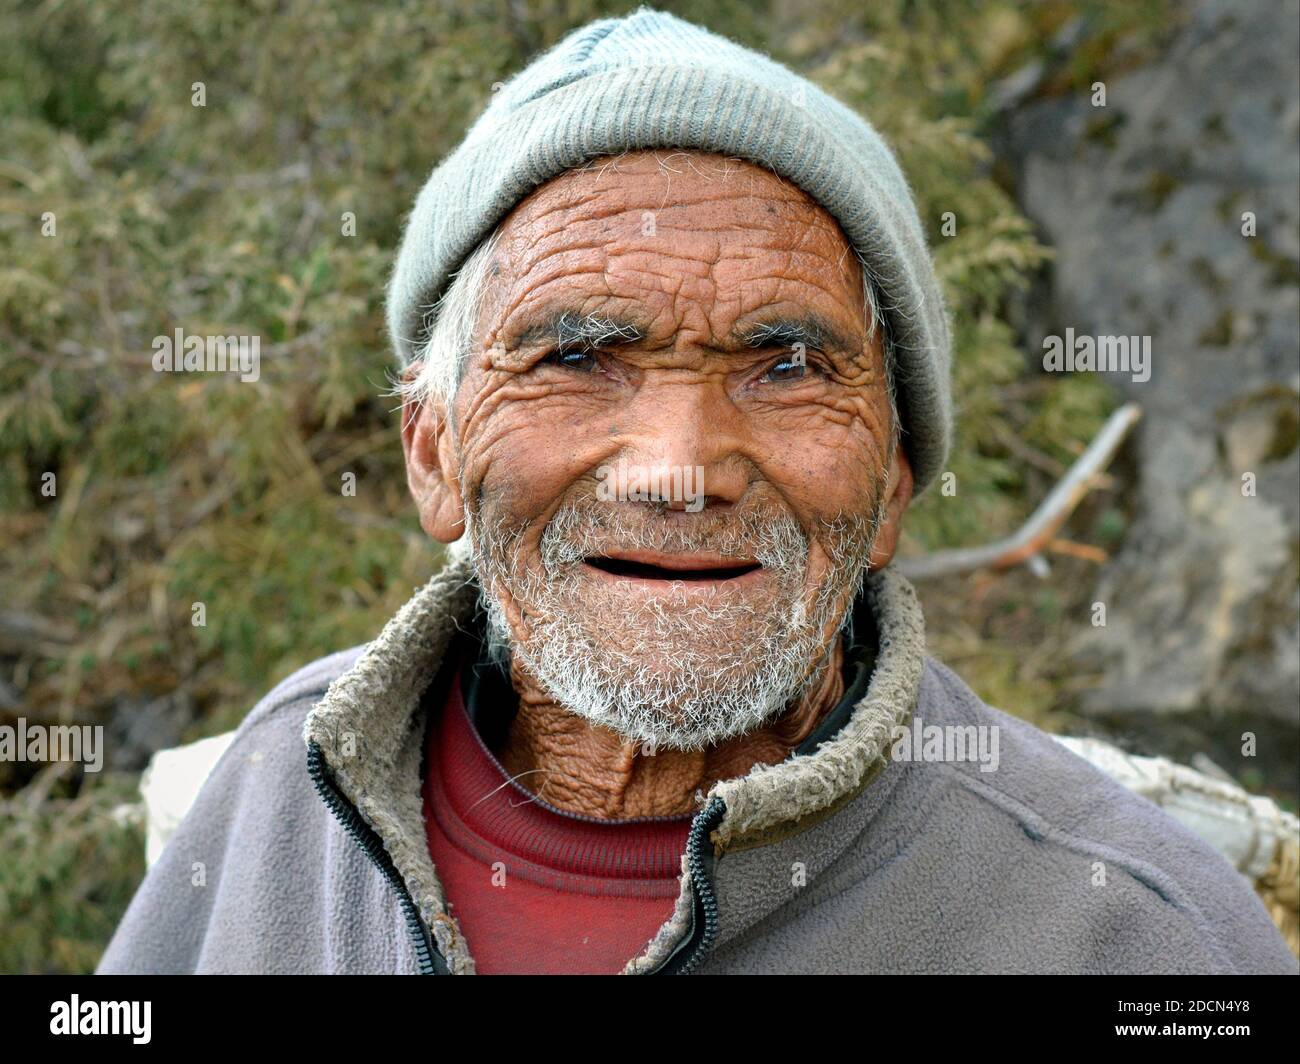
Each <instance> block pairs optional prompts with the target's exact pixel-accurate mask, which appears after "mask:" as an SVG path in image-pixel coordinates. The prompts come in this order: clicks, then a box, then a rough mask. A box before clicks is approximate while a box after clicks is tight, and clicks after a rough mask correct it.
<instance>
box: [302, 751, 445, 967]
mask: <svg viewBox="0 0 1300 1064" xmlns="http://www.w3.org/2000/svg"><path fill="white" fill-rule="evenodd" d="M307 771H308V773H310V775H311V781H312V783H314V784H315V785H316V792H317V793H318V794H319V795H320V796H321V801H323V802H324V803H325V807H326V808H327V809H328V810H329V811H330V812H331V813H333V814H334V816H335V818H336V819H337V820H338V821H339V823H340V824H342V825H343V829H344V830H345V831H346V832H347V833H348V834H349V835H351V836H352V838H353V839H354V840H355V841H356V844H357V845H358V846H360V847H361V850H362V852H363V853H365V855H366V856H367V857H369V858H370V861H371V863H372V864H373V865H374V866H375V867H376V868H378V869H379V872H380V874H381V875H382V876H383V877H384V878H385V879H386V880H388V884H389V886H391V887H392V888H393V892H394V893H395V894H396V895H397V901H398V903H399V904H400V905H401V907H402V915H403V916H405V918H406V926H407V928H408V929H409V930H410V932H411V938H412V939H413V940H414V943H415V957H416V961H417V963H418V964H419V968H420V974H421V975H447V974H448V971H449V970H448V968H447V962H446V960H445V959H444V958H443V956H442V954H441V953H439V952H438V948H437V947H436V946H435V945H434V943H433V936H432V935H430V934H429V929H428V928H427V927H425V925H424V921H423V920H422V919H420V911H419V909H417V908H416V907H415V901H414V900H413V899H412V898H411V892H410V891H409V890H407V889H406V883H405V882H403V880H402V876H401V874H400V873H399V872H398V871H397V868H396V867H395V866H394V865H393V859H392V857H390V856H389V854H388V851H387V850H385V849H384V844H383V842H382V841H381V840H380V838H379V836H378V834H376V832H375V830H374V828H372V827H371V826H370V825H369V824H367V823H366V822H365V820H364V819H363V818H362V816H361V814H360V813H359V812H358V811H357V807H356V806H355V805H353V804H352V803H351V802H350V801H348V799H347V798H345V797H344V796H343V795H342V794H341V793H340V792H339V790H338V788H337V787H335V786H334V782H333V780H332V779H331V778H330V773H329V768H328V766H327V765H326V763H325V756H324V754H323V753H322V752H321V748H320V745H319V744H318V743H315V742H310V743H308V744H307Z"/></svg>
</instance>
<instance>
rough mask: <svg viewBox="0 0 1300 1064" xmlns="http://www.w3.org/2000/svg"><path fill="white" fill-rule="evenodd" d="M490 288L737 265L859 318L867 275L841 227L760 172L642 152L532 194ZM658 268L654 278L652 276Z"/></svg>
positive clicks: (679, 154) (566, 176)
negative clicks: (550, 278)
mask: <svg viewBox="0 0 1300 1064" xmlns="http://www.w3.org/2000/svg"><path fill="white" fill-rule="evenodd" d="M497 239H498V245H497V247H498V253H497V256H496V261H495V262H494V264H493V266H492V268H491V270H490V276H491V279H492V281H493V287H495V288H498V289H500V288H503V287H504V288H509V287H511V286H512V285H520V284H524V283H528V284H530V285H531V284H535V283H537V279H538V278H537V274H538V272H539V271H552V272H553V271H561V270H563V269H564V268H566V267H575V268H576V269H577V270H578V271H579V272H584V271H590V270H599V269H601V268H602V267H603V266H604V265H607V259H606V258H605V256H609V255H624V256H654V255H656V254H661V255H663V256H665V257H669V258H675V259H679V260H686V261H691V260H693V261H695V262H708V261H709V260H710V259H713V260H715V261H720V260H723V259H727V258H730V259H731V260H732V262H733V264H734V263H736V262H741V261H743V260H746V259H754V258H755V257H756V256H763V257H765V258H766V261H764V262H762V263H758V262H756V263H755V270H754V271H753V275H752V276H751V275H750V274H748V273H747V271H746V270H745V269H744V268H743V266H741V267H739V268H733V269H731V270H730V271H724V272H723V273H722V274H721V275H720V280H722V279H725V278H726V277H731V278H733V279H734V283H736V284H741V283H744V282H745V281H749V280H753V279H755V277H756V276H757V274H758V273H759V272H761V271H763V270H767V271H771V270H773V269H776V270H779V271H781V272H782V273H784V274H786V275H787V276H789V277H791V278H795V279H798V278H799V277H800V276H803V277H805V278H806V279H808V280H810V281H814V282H815V283H816V285H817V286H818V287H820V288H821V289H823V290H824V292H825V293H827V294H829V295H830V296H831V297H832V298H842V299H843V301H844V302H845V304H846V308H851V310H852V311H854V312H857V313H858V314H860V312H861V308H862V293H863V275H862V268H861V265H860V262H859V260H858V257H857V255H856V253H855V252H854V250H853V248H852V246H851V244H850V242H849V240H848V238H847V237H846V236H845V234H844V232H843V230H842V229H841V228H840V225H839V223H838V222H837V221H836V220H835V219H834V218H833V217H832V216H831V215H830V214H829V213H828V212H827V211H826V210H825V209H824V208H823V207H821V206H820V205H819V204H818V203H817V202H816V201H815V200H814V199H813V198H812V197H811V196H809V195H808V194H807V193H806V192H804V190H803V189H801V188H799V187H798V186H797V185H795V184H793V183H792V182H790V181H788V180H787V179H785V178H784V177H782V176H780V175H779V174H776V173H774V172H773V171H771V170H768V169H766V168H765V167H762V166H758V165H755V164H754V163H750V162H747V161H745V160H741V159H736V158H732V157H728V156H725V155H719V154H716V153H710V152H693V151H664V150H655V151H635V152H627V153H624V154H621V155H617V156H604V157H600V158H597V159H593V160H591V161H589V162H588V163H586V164H584V165H583V166H582V167H580V168H577V169H573V170H567V171H565V172H564V173H562V174H560V175H558V176H556V177H554V178H552V179H551V180H549V181H547V182H546V183H545V184H543V185H541V186H539V187H538V188H536V189H534V190H533V191H532V192H531V193H530V194H529V195H528V196H527V197H525V198H524V199H523V200H521V201H520V202H519V204H517V205H516V207H515V208H514V209H513V210H512V211H511V213H510V214H509V215H507V217H506V218H505V219H504V220H503V221H502V223H501V225H500V227H499V228H498V231H497ZM653 271H654V267H653V266H652V265H650V266H648V267H647V273H653Z"/></svg>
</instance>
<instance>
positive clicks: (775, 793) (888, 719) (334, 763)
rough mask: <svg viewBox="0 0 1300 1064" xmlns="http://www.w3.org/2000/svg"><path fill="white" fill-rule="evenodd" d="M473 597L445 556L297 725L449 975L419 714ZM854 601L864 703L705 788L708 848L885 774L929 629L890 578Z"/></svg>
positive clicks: (469, 569) (450, 944) (450, 930)
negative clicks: (864, 641) (864, 646)
mask: <svg viewBox="0 0 1300 1064" xmlns="http://www.w3.org/2000/svg"><path fill="white" fill-rule="evenodd" d="M477 596H478V586H477V583H476V581H475V579H474V575H473V565H472V562H471V560H470V558H469V557H468V556H467V555H466V554H465V553H463V552H453V553H452V555H451V558H450V560H449V562H448V564H447V565H446V566H445V567H444V568H443V569H442V570H441V571H440V572H439V573H438V574H437V575H435V576H434V577H433V578H432V579H431V580H429V582H428V583H427V584H425V586H424V587H422V588H421V589H420V590H419V591H417V592H416V593H415V595H414V596H412V598H411V599H410V600H409V601H408V602H407V603H406V604H405V605H404V606H402V608H401V609H400V610H399V611H398V612H397V614H396V615H395V616H394V617H393V618H392V619H391V620H390V621H389V622H388V623H387V624H386V625H385V627H384V629H383V631H382V632H380V634H379V636H378V637H377V638H376V639H375V640H374V641H373V642H371V643H370V644H368V645H367V647H366V648H365V650H364V651H363V652H362V654H361V656H360V657H359V658H358V659H357V661H356V663H355V664H354V665H353V666H352V667H351V668H350V669H348V670H347V671H346V672H344V673H343V674H342V675H340V676H339V677H337V678H336V679H335V680H334V682H333V683H332V684H331V685H330V687H329V690H328V691H327V692H326V694H325V696H324V698H323V699H322V700H321V701H320V702H319V703H318V704H317V705H316V706H315V707H314V708H313V709H312V711H311V713H309V714H308V716H307V719H306V721H305V723H304V726H303V738H304V741H305V742H306V743H308V744H311V743H315V744H317V745H318V746H319V747H320V750H321V753H322V756H323V757H324V760H325V762H326V764H327V765H328V768H329V770H330V773H331V774H332V776H333V779H334V782H335V784H336V786H337V787H338V789H339V790H340V791H341V792H342V793H343V794H344V796H345V797H347V798H348V800H349V801H351V802H352V803H353V805H355V806H356V808H357V811H358V812H359V813H360V815H361V816H362V818H363V819H364V820H365V821H366V823H367V824H369V825H370V827H371V828H372V829H373V830H374V831H375V832H376V834H377V835H378V836H379V838H380V839H381V841H382V842H383V844H384V848H385V849H386V850H387V852H388V854H389V856H390V857H391V858H392V861H393V865H394V867H395V868H396V870H397V871H398V872H399V874H400V875H401V876H402V878H403V880H404V881H405V884H406V887H407V889H408V890H409V892H410V894H411V897H412V898H413V899H414V901H415V903H416V906H417V907H418V909H419V910H420V915H421V917H422V918H423V919H424V921H425V923H426V924H427V925H428V927H429V928H430V931H431V932H432V935H433V938H434V942H435V943H436V945H437V947H438V949H439V952H440V953H442V955H443V957H444V959H445V960H446V962H447V965H448V967H449V968H450V969H451V971H452V972H455V973H466V972H472V971H473V960H472V958H471V957H470V955H469V951H468V950H467V949H466V947H465V943H464V940H463V938H462V936H461V935H460V933H459V929H458V928H457V926H456V923H455V921H454V919H453V918H452V917H451V916H450V915H449V914H448V913H447V907H446V899H445V898H444V896H443V893H442V887H441V884H440V883H439V882H438V878H437V875H436V874H435V872H434V868H433V863H432V860H431V859H430V857H429V851H428V847H427V844H426V836H425V831H424V822H423V809H422V792H421V771H420V766H421V758H422V754H423V741H422V740H423V724H424V720H423V713H422V712H420V707H421V696H422V695H423V693H424V691H425V689H426V688H427V687H428V686H429V684H430V682H431V681H432V680H433V679H434V677H435V676H436V675H437V673H438V671H439V669H440V667H441V666H442V664H443V662H444V659H445V658H446V655H447V652H448V649H449V646H450V644H451V641H452V637H453V635H454V634H455V633H456V632H457V631H463V630H464V629H466V628H468V627H470V626H471V625H472V624H473V621H474V616H475V611H476V604H477ZM863 597H864V601H865V602H866V604H867V606H868V608H869V609H870V612H871V615H872V618H873V619H874V622H875V627H876V632H877V634H878V650H877V654H876V660H875V668H874V670H873V671H872V673H871V678H870V681H869V683H868V685H867V690H866V694H865V695H864V696H863V697H862V699H861V700H860V701H858V702H857V704H856V707H855V708H853V710H852V713H851V715H850V716H849V718H848V719H847V720H846V721H845V722H844V723H843V724H842V726H840V727H839V729H838V731H837V732H836V733H835V734H834V737H833V738H831V739H830V740H829V741H826V742H822V743H821V744H820V745H819V746H818V747H817V749H816V750H814V751H811V752H805V747H801V748H800V750H799V751H797V752H796V753H794V754H792V755H791V756H790V757H789V758H787V759H786V760H785V761H782V762H781V763H780V764H777V765H757V766H755V767H754V769H753V770H752V771H751V772H750V773H749V774H748V775H746V776H742V777H737V778H735V779H730V780H724V781H722V782H719V783H717V784H715V785H714V786H713V787H712V788H711V790H710V791H709V793H708V795H707V796H705V802H706V804H707V803H708V802H709V801H711V800H713V799H715V798H716V799H721V801H722V802H723V804H724V806H725V814H724V815H723V817H722V819H721V821H720V822H719V824H718V825H717V827H716V828H715V829H714V831H713V833H712V836H711V838H712V841H713V843H714V846H715V848H716V849H717V851H718V852H724V851H727V850H735V849H744V848H748V847H751V846H758V845H763V844H765V843H768V842H771V841H774V840H777V839H780V838H784V837H786V836H788V835H790V834H793V833H795V832H798V831H802V830H803V829H804V828H806V827H807V826H810V825H811V824H814V823H817V822H818V821H820V820H822V819H824V818H826V817H828V816H830V815H831V814H833V813H834V812H835V811H836V810H837V809H839V808H841V807H842V806H843V805H844V804H845V803H846V802H848V801H849V800H851V799H852V798H853V797H855V796H856V795H857V794H858V793H859V792H861V790H862V789H863V787H865V786H866V784H867V783H868V782H869V781H870V779H871V778H872V776H873V775H874V774H875V773H876V772H878V771H879V770H880V769H881V767H882V766H883V765H884V763H885V759H886V752H887V750H888V746H889V742H890V738H891V735H892V733H893V729H894V728H895V727H896V726H898V725H901V724H903V723H905V722H906V721H907V720H908V718H909V717H910V716H911V713H912V710H913V708H914V706H915V704H916V698H917V692H918V689H919V685H920V678H921V671H922V667H923V664H924V658H925V628H924V622H923V620H922V617H921V610H920V605H919V604H918V602H917V600H916V593H915V591H913V589H912V587H911V585H910V584H909V583H908V582H907V580H906V579H904V578H903V577H902V576H900V575H898V574H897V573H895V572H893V571H891V570H890V569H884V570H881V571H879V572H875V573H872V574H870V575H869V576H868V578H867V581H866V585H865V587H864V591H863ZM688 879H689V877H685V876H684V877H683V880H684V882H683V886H682V894H683V899H685V898H686V897H688V896H689V882H687V881H688ZM679 908H680V906H679ZM669 923H670V924H672V923H673V921H670V922H669ZM668 930H669V925H665V928H664V931H665V932H667V931H668ZM635 967H636V965H635V963H630V965H629V968H635Z"/></svg>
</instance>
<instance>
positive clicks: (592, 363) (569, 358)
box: [542, 347, 599, 373]
mask: <svg viewBox="0 0 1300 1064" xmlns="http://www.w3.org/2000/svg"><path fill="white" fill-rule="evenodd" d="M542 361H543V362H548V363H550V364H551V365H554V366H563V367H564V368H565V369H574V370H577V371H578V372H579V373H590V372H591V371H592V370H594V369H595V368H596V367H597V366H598V365H599V363H598V361H597V359H596V356H595V354H594V353H592V352H591V351H584V350H583V349H582V348H580V347H569V348H563V347H561V348H557V349H556V350H554V351H552V352H551V353H550V354H549V355H547V356H546V357H545V358H544V359H542Z"/></svg>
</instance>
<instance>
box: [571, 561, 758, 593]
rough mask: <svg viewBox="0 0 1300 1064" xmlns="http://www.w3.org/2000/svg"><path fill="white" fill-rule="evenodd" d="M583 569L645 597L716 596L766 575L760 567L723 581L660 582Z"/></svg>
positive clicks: (670, 579) (686, 580) (589, 567)
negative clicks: (666, 595) (669, 595)
mask: <svg viewBox="0 0 1300 1064" xmlns="http://www.w3.org/2000/svg"><path fill="white" fill-rule="evenodd" d="M583 568H584V569H586V570H587V572H589V573H591V574H592V575H593V576H595V577H596V578H597V579H600V580H603V581H605V582H607V583H609V584H617V585H618V586H619V587H623V588H627V589H628V590H635V591H639V592H643V593H644V594H647V595H665V594H668V593H670V592H671V593H672V594H674V595H681V594H683V593H685V594H692V595H705V594H717V593H718V592H720V591H726V590H728V589H729V588H736V589H745V588H750V587H752V586H753V585H754V584H756V583H757V582H758V581H760V580H762V579H763V577H764V576H765V575H766V573H767V570H766V569H764V568H762V567H761V566H760V567H759V568H757V569H751V570H749V572H747V573H743V574H741V575H740V576H733V577H729V578H728V579H725V580H719V579H714V580H691V579H687V577H686V576H683V577H682V579H680V580H673V579H672V578H666V579H663V580H660V579H655V578H650V577H644V576H619V575H617V574H615V573H611V572H607V571H606V570H604V569H599V568H597V567H596V566H594V565H588V564H587V563H586V562H584V563H583Z"/></svg>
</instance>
